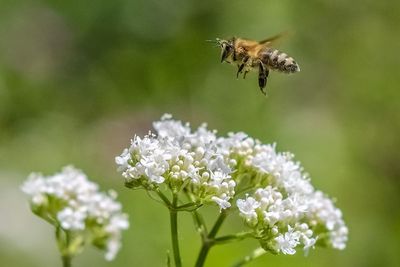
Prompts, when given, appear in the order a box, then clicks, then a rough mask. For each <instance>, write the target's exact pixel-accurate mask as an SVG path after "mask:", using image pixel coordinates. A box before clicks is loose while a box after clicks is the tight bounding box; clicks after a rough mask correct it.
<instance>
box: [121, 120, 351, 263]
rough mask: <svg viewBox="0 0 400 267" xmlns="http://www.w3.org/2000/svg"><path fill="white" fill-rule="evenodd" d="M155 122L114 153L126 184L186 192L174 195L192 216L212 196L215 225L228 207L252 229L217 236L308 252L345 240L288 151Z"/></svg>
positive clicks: (329, 206)
mask: <svg viewBox="0 0 400 267" xmlns="http://www.w3.org/2000/svg"><path fill="white" fill-rule="evenodd" d="M153 126H154V129H155V132H154V133H149V134H148V135H146V136H144V137H139V136H134V138H133V139H132V141H131V145H130V146H129V147H128V148H126V149H124V151H123V152H122V154H121V155H120V156H118V157H116V159H115V161H116V163H117V165H118V169H119V171H121V172H122V175H123V176H124V178H125V184H126V185H127V186H128V187H134V188H144V189H146V190H148V191H155V192H158V193H159V194H160V192H165V191H171V192H172V194H173V195H174V196H175V197H177V196H180V197H182V196H185V197H186V198H185V199H186V200H182V198H179V200H180V202H179V203H185V204H182V207H191V209H187V210H186V211H191V212H196V214H195V218H197V219H198V218H199V216H200V215H199V211H198V209H199V208H200V207H201V205H203V204H209V203H216V204H217V205H218V206H219V208H220V211H221V215H223V216H222V217H221V216H220V217H221V218H222V219H221V220H218V221H217V225H218V227H217V228H215V229H218V228H219V227H220V225H221V223H222V220H223V218H225V217H226V215H227V214H228V211H229V213H232V211H233V212H238V214H239V215H240V216H241V217H242V218H243V219H244V222H245V224H246V225H247V229H250V233H251V235H249V234H248V233H244V234H237V235H236V236H235V235H230V236H229V237H225V238H216V240H234V239H235V238H236V239H237V240H241V239H243V237H249V236H251V237H253V238H255V239H257V240H258V241H259V243H260V246H261V247H262V248H263V249H264V250H265V251H270V252H272V253H274V254H278V253H283V254H290V255H292V254H295V253H296V249H297V248H299V247H302V248H303V250H304V251H305V252H306V253H308V251H309V249H310V248H313V247H314V246H315V245H324V246H330V247H333V248H336V249H344V248H345V246H346V241H347V234H348V230H347V227H346V225H345V223H344V221H343V219H342V214H341V212H340V210H339V209H337V208H336V207H335V206H334V204H333V201H332V200H331V199H330V198H328V197H327V196H325V195H324V194H323V193H322V192H320V191H318V190H315V189H314V187H313V186H312V185H311V183H310V178H309V177H308V175H307V174H305V173H304V172H303V169H302V167H301V165H300V163H299V162H297V161H294V160H293V159H294V156H293V154H291V153H280V152H277V151H276V145H275V144H262V143H261V142H260V141H259V140H256V139H253V138H251V137H249V136H248V135H247V134H245V133H241V132H239V133H229V134H228V136H227V137H218V136H217V135H216V131H215V130H214V131H210V130H208V129H207V127H206V125H205V124H203V125H201V126H200V127H199V128H197V129H196V130H194V131H193V130H192V129H191V128H190V126H189V124H188V123H182V122H181V121H177V120H173V119H172V117H171V116H170V115H164V116H163V117H162V118H161V120H160V121H157V122H154V123H153ZM162 196H165V195H164V194H163V195H162ZM163 200H164V202H166V203H169V201H168V199H167V200H165V197H164V199H163ZM175 208H176V207H175ZM197 223H198V224H199V225H201V224H202V223H203V222H202V221H201V220H199V219H198V221H197ZM200 228H201V226H200ZM200 228H199V229H200ZM215 234H216V231H212V234H211V236H210V235H209V236H208V239H211V238H214V237H215ZM203 236H204V233H203ZM216 243H217V242H216ZM208 249H209V247H203V250H205V252H204V251H203V250H202V252H201V253H200V254H199V255H200V256H199V259H198V261H197V264H196V266H202V264H203V263H204V259H205V255H207V251H208ZM256 254H257V255H259V254H260V253H256Z"/></svg>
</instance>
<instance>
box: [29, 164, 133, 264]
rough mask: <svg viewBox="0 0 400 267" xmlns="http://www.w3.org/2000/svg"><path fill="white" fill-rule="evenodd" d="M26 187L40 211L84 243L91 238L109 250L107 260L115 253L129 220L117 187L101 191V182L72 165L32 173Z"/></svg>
mask: <svg viewBox="0 0 400 267" xmlns="http://www.w3.org/2000/svg"><path fill="white" fill-rule="evenodd" d="M22 191H23V192H25V193H26V194H28V195H29V196H30V203H31V208H32V211H33V212H34V213H35V214H36V215H38V216H40V217H42V218H43V219H45V220H46V221H48V222H49V223H51V224H53V225H54V226H55V227H61V229H63V230H64V231H68V232H69V233H72V235H73V236H74V237H76V238H77V237H79V238H80V240H81V243H82V246H83V244H84V243H85V242H91V243H92V244H93V245H95V246H96V247H98V248H100V249H102V250H105V251H106V254H105V258H106V259H107V260H112V259H113V258H114V257H115V255H116V253H117V252H118V250H119V248H120V246H121V245H120V239H121V231H122V230H124V229H127V228H128V227H129V223H128V219H127V215H126V214H123V213H122V212H121V204H120V203H119V202H117V201H116V196H117V195H116V193H115V192H114V191H110V192H109V193H108V194H106V193H102V192H99V187H98V185H97V184H95V183H93V182H90V181H89V180H88V179H87V177H86V175H85V174H84V173H83V172H82V171H80V170H78V169H75V168H74V167H72V166H67V167H64V168H63V169H62V171H61V172H60V173H56V174H55V175H52V176H47V177H46V176H43V175H41V174H38V173H32V174H31V175H30V176H29V177H28V179H27V181H26V182H25V183H24V184H23V185H22Z"/></svg>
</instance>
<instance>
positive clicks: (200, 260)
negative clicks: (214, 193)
mask: <svg viewBox="0 0 400 267" xmlns="http://www.w3.org/2000/svg"><path fill="white" fill-rule="evenodd" d="M227 215H228V213H227V211H222V212H221V213H220V215H219V217H218V219H217V221H216V222H215V224H214V226H213V228H212V229H211V231H210V233H209V234H208V235H207V237H206V238H203V239H202V241H203V244H202V246H201V249H200V252H199V255H198V256H197V261H196V265H195V266H196V267H203V266H204V263H205V261H206V258H207V255H208V252H209V251H210V248H211V247H212V246H213V245H215V242H214V237H215V236H216V234H217V233H218V230H219V228H220V227H221V225H222V223H223V222H224V221H225V219H226V217H227Z"/></svg>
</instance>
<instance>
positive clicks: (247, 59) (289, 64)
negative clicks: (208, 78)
mask: <svg viewBox="0 0 400 267" xmlns="http://www.w3.org/2000/svg"><path fill="white" fill-rule="evenodd" d="M281 37H282V34H279V35H276V36H273V37H270V38H267V39H265V40H262V41H259V42H258V41H253V40H248V39H243V38H236V37H233V38H231V39H228V40H224V39H219V38H217V39H216V40H215V41H214V42H215V43H217V44H218V45H219V46H220V47H221V63H222V62H227V63H230V64H234V65H237V67H238V70H237V73H236V77H239V75H240V74H241V73H243V78H244V79H245V78H246V74H247V73H248V72H249V71H251V70H255V71H258V86H259V87H260V90H261V92H262V93H263V94H264V95H266V90H265V88H266V86H267V79H268V75H269V71H270V70H274V71H279V72H283V73H295V72H299V71H300V68H299V65H298V64H297V62H296V61H295V60H294V59H293V58H292V57H290V56H288V55H287V54H286V53H283V52H281V51H279V50H277V49H275V48H273V47H271V45H272V44H273V43H274V42H275V41H276V40H278V39H280V38H281Z"/></svg>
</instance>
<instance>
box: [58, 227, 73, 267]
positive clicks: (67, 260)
mask: <svg viewBox="0 0 400 267" xmlns="http://www.w3.org/2000/svg"><path fill="white" fill-rule="evenodd" d="M63 233H64V235H63ZM56 239H57V244H58V249H59V251H60V254H61V261H62V266H63V267H71V260H72V256H71V254H70V248H69V246H70V243H71V234H70V232H69V231H64V232H63V230H62V229H61V227H60V226H57V228H56Z"/></svg>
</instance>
